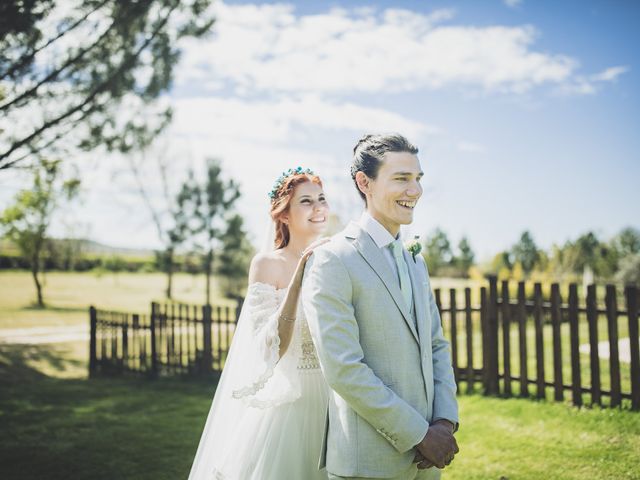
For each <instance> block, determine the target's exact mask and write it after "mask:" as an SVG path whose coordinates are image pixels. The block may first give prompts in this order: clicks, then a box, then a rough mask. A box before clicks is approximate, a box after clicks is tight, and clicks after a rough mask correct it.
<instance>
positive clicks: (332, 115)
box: [174, 95, 441, 145]
mask: <svg viewBox="0 0 640 480" xmlns="http://www.w3.org/2000/svg"><path fill="white" fill-rule="evenodd" d="M174 110H175V127H174V129H175V131H176V132H177V134H179V135H188V136H189V137H191V138H202V139H206V138H211V139H214V138H215V139H220V138H227V139H233V140H241V141H243V142H254V143H271V144H280V145H287V144H290V142H291V138H292V135H294V133H295V132H297V133H295V134H299V132H300V131H301V129H302V130H305V129H306V130H310V129H324V130H328V131H340V132H344V131H351V132H362V131H376V132H383V131H399V132H404V134H405V135H407V136H408V137H410V138H417V137H421V136H423V135H435V134H439V133H441V130H440V129H439V128H438V127H436V126H433V125H428V124H425V123H422V122H418V121H414V120H410V119H407V118H405V117H403V116H402V115H399V114H397V113H393V112H390V111H388V110H384V109H380V108H371V107H363V106H360V105H356V104H354V103H351V102H344V103H338V102H336V101H328V100H321V99H320V98H319V97H317V96H314V95H306V96H303V97H300V98H299V99H290V98H285V99H280V100H261V101H250V100H247V99H241V98H220V97H198V98H188V99H180V100H176V102H175V105H174ZM216 141H217V140H216Z"/></svg>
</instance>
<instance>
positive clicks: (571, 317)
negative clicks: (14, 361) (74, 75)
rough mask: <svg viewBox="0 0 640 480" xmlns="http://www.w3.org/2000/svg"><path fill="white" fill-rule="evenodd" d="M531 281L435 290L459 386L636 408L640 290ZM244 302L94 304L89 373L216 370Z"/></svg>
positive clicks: (639, 388) (639, 375) (639, 372)
mask: <svg viewBox="0 0 640 480" xmlns="http://www.w3.org/2000/svg"><path fill="white" fill-rule="evenodd" d="M510 286H511V287H513V286H515V287H516V288H514V290H513V292H512V291H511V290H510ZM499 287H500V288H499ZM529 287H531V286H529ZM532 287H533V288H532V290H531V291H530V292H528V293H527V290H526V285H525V283H524V282H520V283H518V284H517V285H510V284H509V282H501V284H500V285H498V280H497V278H496V277H494V276H489V277H488V287H482V288H480V289H479V291H477V292H474V293H479V295H477V297H475V299H474V300H473V301H472V291H471V289H470V288H465V289H464V290H456V289H449V290H448V291H447V292H445V291H443V290H441V289H436V290H435V296H436V303H437V304H438V308H439V310H440V312H441V317H442V322H443V328H444V330H445V335H446V336H447V337H448V338H449V340H450V341H451V354H452V363H453V368H454V372H455V376H456V381H457V382H458V387H459V391H460V392H463V393H465V392H475V391H480V392H481V393H483V394H485V395H501V396H505V397H512V396H520V397H529V396H533V397H535V398H549V399H554V400H556V401H565V400H570V401H571V402H572V403H573V404H574V405H578V406H580V405H583V404H591V405H601V406H610V407H619V406H621V405H623V404H624V405H628V406H629V407H630V408H631V409H633V410H640V353H639V337H640V335H639V333H638V300H639V297H640V289H638V288H637V287H631V286H629V287H627V288H626V289H625V290H624V292H622V293H621V292H618V291H616V288H615V287H614V286H613V285H606V286H605V287H604V297H603V298H604V305H601V304H599V302H598V298H600V294H601V293H602V287H600V288H598V287H596V286H595V285H591V286H589V287H588V288H587V292H586V298H584V299H582V298H580V297H579V295H578V291H579V289H578V286H577V285H576V284H571V285H569V286H568V288H567V289H566V290H565V297H566V301H563V298H562V295H561V288H560V286H559V285H558V284H557V283H554V284H551V285H550V286H548V288H545V289H544V290H546V291H545V292H544V294H543V286H542V285H541V284H540V283H535V284H533V286H532ZM446 293H448V295H446V296H447V297H448V298H447V299H446V304H445V303H443V301H442V300H443V298H442V297H443V296H445V294H446ZM600 303H601V302H600ZM622 303H624V304H625V308H624V309H621V308H619V306H618V305H619V304H622ZM241 306H242V301H239V302H238V305H237V307H235V308H234V307H222V306H214V307H211V306H204V307H202V306H193V305H185V304H180V303H163V304H160V303H153V304H152V305H151V311H150V314H149V315H137V314H127V313H118V312H109V311H102V310H96V309H95V308H93V307H91V308H90V318H91V340H90V365H89V369H90V375H92V376H95V375H97V374H109V373H124V372H135V373H144V374H149V375H152V376H157V375H172V374H187V375H192V374H197V375H201V374H205V375H206V374H212V373H213V374H216V373H219V372H221V371H222V367H223V366H224V361H225V359H226V356H227V352H228V348H229V346H230V343H231V339H232V337H233V333H234V332H235V327H236V322H237V318H238V314H239V312H240V308H241ZM620 339H623V340H622V341H623V342H625V341H627V340H628V342H629V343H628V345H627V344H625V343H622V344H621V343H620ZM620 345H623V349H622V350H621V348H620Z"/></svg>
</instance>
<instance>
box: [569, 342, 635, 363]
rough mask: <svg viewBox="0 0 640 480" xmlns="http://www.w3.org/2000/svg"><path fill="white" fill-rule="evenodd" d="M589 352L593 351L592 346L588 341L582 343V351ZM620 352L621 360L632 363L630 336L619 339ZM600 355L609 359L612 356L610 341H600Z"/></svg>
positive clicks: (586, 353)
mask: <svg viewBox="0 0 640 480" xmlns="http://www.w3.org/2000/svg"><path fill="white" fill-rule="evenodd" d="M589 352H591V347H590V346H589V344H588V343H584V344H582V345H580V353H584V354H585V355H588V354H589ZM618 352H619V357H620V361H621V362H624V363H631V342H630V341H629V339H628V338H621V339H620V340H618ZM598 356H599V357H600V358H604V359H608V358H609V357H610V356H611V355H610V353H609V342H608V341H604V342H598Z"/></svg>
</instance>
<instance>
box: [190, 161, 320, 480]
mask: <svg viewBox="0 0 640 480" xmlns="http://www.w3.org/2000/svg"><path fill="white" fill-rule="evenodd" d="M269 196H270V197H271V210H270V212H271V218H272V219H273V221H274V223H275V242H274V243H275V244H274V247H275V248H274V250H272V251H270V252H267V253H262V254H259V255H257V256H256V257H255V258H254V259H253V260H252V262H251V267H250V270H249V287H248V290H247V296H246V298H245V302H244V306H243V308H242V312H241V315H240V318H239V320H238V326H237V329H236V333H235V335H234V338H233V341H232V343H231V347H230V350H229V355H228V357H227V361H226V364H225V367H224V369H223V372H222V376H221V378H220V382H219V383H218V387H217V388H216V393H215V395H214V398H213V403H212V405H211V409H210V411H209V415H208V417H207V421H206V424H205V427H204V431H203V433H202V437H201V438H200V444H199V446H198V450H197V452H196V456H195V460H194V462H193V465H192V467H191V473H190V475H189V480H213V479H216V480H301V479H304V480H316V479H318V480H326V478H327V473H326V470H325V469H322V470H319V469H318V462H319V459H320V454H321V450H322V445H321V443H322V439H323V435H324V430H325V419H326V408H327V401H328V393H329V390H328V388H329V387H328V386H327V384H326V383H325V380H324V378H323V376H322V373H321V371H320V366H319V364H318V359H317V357H316V354H315V348H314V346H313V342H312V340H311V336H310V334H309V330H308V327H307V324H306V320H305V318H304V315H303V310H302V308H301V307H300V306H299V295H300V286H301V283H302V277H303V274H304V267H305V264H306V261H307V259H308V258H309V256H310V255H311V254H312V253H313V248H315V247H316V246H317V245H319V244H321V243H323V242H324V241H326V240H318V237H319V236H320V235H321V234H322V232H323V231H324V230H325V227H326V225H327V220H328V214H329V207H328V205H327V201H326V199H325V195H324V192H323V190H322V183H321V181H320V178H319V177H318V176H316V175H314V174H313V172H311V170H308V169H306V170H303V169H302V168H300V167H298V168H297V169H295V170H292V169H289V170H288V171H286V172H284V173H283V174H282V176H281V177H280V178H278V180H277V181H276V184H275V185H274V187H273V190H272V191H271V192H270V194H269Z"/></svg>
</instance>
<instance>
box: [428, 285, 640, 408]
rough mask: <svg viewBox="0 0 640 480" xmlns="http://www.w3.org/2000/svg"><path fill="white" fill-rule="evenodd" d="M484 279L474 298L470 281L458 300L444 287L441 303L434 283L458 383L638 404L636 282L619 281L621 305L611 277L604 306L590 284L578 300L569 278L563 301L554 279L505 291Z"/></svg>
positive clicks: (468, 388)
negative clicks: (547, 285)
mask: <svg viewBox="0 0 640 480" xmlns="http://www.w3.org/2000/svg"><path fill="white" fill-rule="evenodd" d="M488 281H489V286H488V288H486V287H482V288H481V289H480V295H479V298H480V303H479V304H475V305H473V304H472V301H471V289H469V288H466V289H464V292H463V294H464V295H463V296H462V298H463V301H462V302H460V301H459V299H460V296H459V292H458V291H457V290H456V289H450V290H449V291H448V294H449V295H448V297H449V298H448V303H447V305H443V303H442V297H443V292H442V291H441V290H439V289H437V290H436V291H435V295H436V303H437V304H438V308H439V310H440V312H441V316H442V322H443V328H444V329H445V334H446V336H447V337H448V338H449V340H450V341H451V353H452V363H453V368H454V371H455V374H456V380H457V382H458V386H459V388H460V390H461V391H464V392H473V391H477V389H478V388H479V389H480V391H481V392H482V393H484V394H486V395H501V396H504V397H512V396H520V397H529V396H534V397H536V398H541V399H542V398H553V399H554V400H556V401H564V400H565V399H566V400H570V401H571V402H572V403H573V404H574V405H577V406H580V405H583V404H587V403H588V404H591V405H600V406H610V407H619V406H621V405H622V404H623V402H625V403H626V404H627V405H628V406H629V407H630V408H631V409H633V410H640V353H639V334H638V299H639V297H640V290H639V289H638V288H637V287H633V286H628V287H626V288H625V290H624V293H623V295H622V300H623V301H624V303H625V304H626V309H620V308H619V307H618V303H619V297H618V294H619V292H617V291H616V288H615V286H613V285H606V286H605V287H604V293H605V295H604V307H603V306H599V305H598V302H597V298H598V295H599V293H601V291H600V292H599V291H598V287H596V286H595V285H590V286H589V287H588V288H587V294H586V298H585V299H584V301H581V299H580V298H579V296H578V286H577V285H576V284H571V285H569V286H568V293H567V295H566V297H567V298H566V302H563V299H562V296H561V293H560V292H561V289H560V285H559V284H557V283H554V284H551V285H550V288H549V289H548V290H549V292H548V295H546V296H543V288H542V285H541V284H540V283H535V284H534V285H533V294H532V295H529V296H527V295H525V283H524V282H520V283H518V284H517V289H516V291H515V295H511V294H510V289H509V286H510V285H509V282H506V281H504V282H501V285H500V288H498V281H497V278H496V277H494V276H489V277H488ZM601 288H602V287H600V289H601ZM621 331H622V332H623V333H624V335H621V334H620V333H621ZM621 339H622V342H623V343H620V340H621ZM627 341H628V345H627V343H626V342H627ZM621 345H622V346H623V349H624V351H623V350H621V348H620V346H621ZM461 384H465V385H464V387H465V388H462V386H463V385H461ZM532 390H533V391H532ZM566 393H568V394H569V395H570V396H569V397H567V398H565V394H566Z"/></svg>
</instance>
